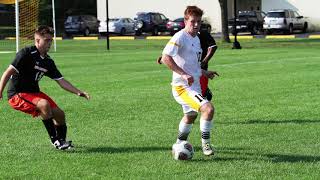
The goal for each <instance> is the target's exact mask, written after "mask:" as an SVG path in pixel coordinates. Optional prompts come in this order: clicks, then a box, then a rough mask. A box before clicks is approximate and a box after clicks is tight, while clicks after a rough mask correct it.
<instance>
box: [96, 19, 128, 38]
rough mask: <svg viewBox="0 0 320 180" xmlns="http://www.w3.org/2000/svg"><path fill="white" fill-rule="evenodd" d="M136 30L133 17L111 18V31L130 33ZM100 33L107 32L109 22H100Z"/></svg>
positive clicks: (121, 33) (122, 33)
mask: <svg viewBox="0 0 320 180" xmlns="http://www.w3.org/2000/svg"><path fill="white" fill-rule="evenodd" d="M133 32H134V21H133V20H132V19H131V18H112V19H109V33H115V34H120V35H124V34H128V33H133ZM99 33H100V34H102V35H103V34H106V33H107V22H106V21H102V22H100V26H99Z"/></svg>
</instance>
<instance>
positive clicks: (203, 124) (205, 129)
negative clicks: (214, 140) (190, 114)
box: [200, 119, 212, 144]
mask: <svg viewBox="0 0 320 180" xmlns="http://www.w3.org/2000/svg"><path fill="white" fill-rule="evenodd" d="M211 128H212V120H211V121H207V120H204V119H200V130H201V142H202V144H206V143H210V131H211Z"/></svg>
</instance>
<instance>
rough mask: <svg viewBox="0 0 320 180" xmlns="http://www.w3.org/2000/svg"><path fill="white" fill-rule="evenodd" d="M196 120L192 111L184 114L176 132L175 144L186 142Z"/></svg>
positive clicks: (195, 114) (195, 115) (195, 113)
mask: <svg viewBox="0 0 320 180" xmlns="http://www.w3.org/2000/svg"><path fill="white" fill-rule="evenodd" d="M196 118H197V112H194V111H191V112H189V113H186V114H185V115H184V116H183V118H182V119H181V121H180V123H179V131H178V137H177V142H176V143H180V142H181V141H186V140H187V139H188V136H189V134H190V131H191V128H192V125H193V123H194V120H195V119H196Z"/></svg>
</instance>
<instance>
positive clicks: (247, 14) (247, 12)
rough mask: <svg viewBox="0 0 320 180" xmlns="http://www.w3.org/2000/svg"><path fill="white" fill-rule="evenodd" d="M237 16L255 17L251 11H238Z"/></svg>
mask: <svg viewBox="0 0 320 180" xmlns="http://www.w3.org/2000/svg"><path fill="white" fill-rule="evenodd" d="M239 16H256V15H255V13H254V12H253V11H239Z"/></svg>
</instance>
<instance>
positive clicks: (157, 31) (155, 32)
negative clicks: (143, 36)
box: [152, 27, 159, 36]
mask: <svg viewBox="0 0 320 180" xmlns="http://www.w3.org/2000/svg"><path fill="white" fill-rule="evenodd" d="M158 34H159V30H158V28H157V27H154V29H153V31H152V35H153V36H158Z"/></svg>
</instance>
